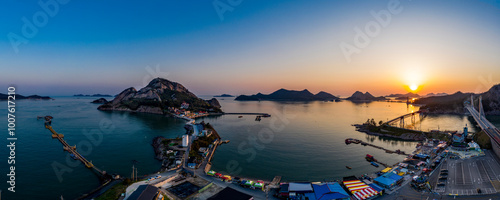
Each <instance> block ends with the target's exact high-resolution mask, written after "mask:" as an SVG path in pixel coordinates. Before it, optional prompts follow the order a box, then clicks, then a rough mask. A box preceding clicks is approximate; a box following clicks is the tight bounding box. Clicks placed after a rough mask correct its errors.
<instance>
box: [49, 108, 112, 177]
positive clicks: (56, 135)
mask: <svg viewBox="0 0 500 200" xmlns="http://www.w3.org/2000/svg"><path fill="white" fill-rule="evenodd" d="M51 119H52V117H50V116H46V117H45V120H46V121H45V128H46V129H49V131H50V132H52V139H57V140H59V142H61V144H62V145H63V149H64V151H67V152H69V153H70V154H73V155H74V159H76V160H80V161H81V162H82V163H83V164H84V165H85V167H87V168H89V169H94V170H95V171H97V172H98V173H99V174H100V175H102V176H103V177H107V175H106V171H101V170H100V169H98V168H97V167H96V166H94V164H92V162H91V161H88V160H87V159H86V158H85V157H83V156H82V155H81V154H80V153H78V151H76V145H75V146H70V145H69V144H68V143H67V142H66V141H65V140H64V139H63V138H64V135H63V134H60V133H57V132H56V131H54V129H52V126H51Z"/></svg>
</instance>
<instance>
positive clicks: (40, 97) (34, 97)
mask: <svg viewBox="0 0 500 200" xmlns="http://www.w3.org/2000/svg"><path fill="white" fill-rule="evenodd" d="M8 96H9V95H7V94H2V93H0V100H7V98H8ZM21 99H31V100H53V99H52V98H51V97H49V96H39V95H30V96H23V95H20V94H16V100H21Z"/></svg>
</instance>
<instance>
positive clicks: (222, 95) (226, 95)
mask: <svg viewBox="0 0 500 200" xmlns="http://www.w3.org/2000/svg"><path fill="white" fill-rule="evenodd" d="M214 97H234V96H233V95H230V94H221V95H216V96H214Z"/></svg>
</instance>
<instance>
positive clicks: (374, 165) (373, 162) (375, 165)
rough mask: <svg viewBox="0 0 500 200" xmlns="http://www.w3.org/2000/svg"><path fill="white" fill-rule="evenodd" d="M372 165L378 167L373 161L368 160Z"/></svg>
mask: <svg viewBox="0 0 500 200" xmlns="http://www.w3.org/2000/svg"><path fill="white" fill-rule="evenodd" d="M370 163H371V164H372V165H373V166H375V167H378V164H377V163H375V162H370Z"/></svg>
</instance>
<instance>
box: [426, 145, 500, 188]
mask: <svg viewBox="0 0 500 200" xmlns="http://www.w3.org/2000/svg"><path fill="white" fill-rule="evenodd" d="M446 171H447V173H446ZM499 183H500V164H499V162H498V160H497V159H496V157H494V155H492V152H486V155H485V156H481V157H476V158H470V159H464V160H462V159H458V160H455V159H449V158H447V159H446V160H445V161H444V162H443V163H442V164H441V166H440V167H439V168H438V169H437V170H436V171H435V172H434V173H433V174H432V176H431V184H432V186H433V187H434V191H435V192H438V193H441V194H447V195H448V194H452V195H477V194H478V190H477V189H478V188H479V189H480V190H481V193H482V194H492V193H496V192H497V191H500V188H498V185H499ZM495 186H496V187H497V188H495Z"/></svg>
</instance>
